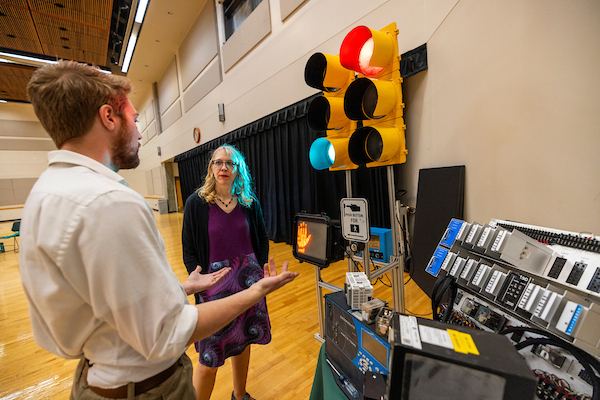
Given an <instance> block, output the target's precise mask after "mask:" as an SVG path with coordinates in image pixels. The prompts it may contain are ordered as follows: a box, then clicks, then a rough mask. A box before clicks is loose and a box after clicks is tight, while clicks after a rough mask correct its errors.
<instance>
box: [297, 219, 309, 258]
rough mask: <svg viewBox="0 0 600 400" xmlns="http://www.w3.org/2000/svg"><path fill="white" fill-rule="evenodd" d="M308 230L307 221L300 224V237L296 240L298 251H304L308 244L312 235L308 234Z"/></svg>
mask: <svg viewBox="0 0 600 400" xmlns="http://www.w3.org/2000/svg"><path fill="white" fill-rule="evenodd" d="M307 230H308V229H307V227H306V222H302V223H301V224H300V225H298V239H297V241H296V242H297V244H298V253H304V251H305V250H306V246H307V245H308V243H309V242H310V238H311V237H312V235H307V233H308V232H307Z"/></svg>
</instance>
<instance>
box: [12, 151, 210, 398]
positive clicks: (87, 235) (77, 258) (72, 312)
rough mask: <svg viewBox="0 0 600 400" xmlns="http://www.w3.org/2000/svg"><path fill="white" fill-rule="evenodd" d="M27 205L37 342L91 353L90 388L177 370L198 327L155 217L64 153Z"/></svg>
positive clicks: (107, 177) (64, 352)
mask: <svg viewBox="0 0 600 400" xmlns="http://www.w3.org/2000/svg"><path fill="white" fill-rule="evenodd" d="M48 161H49V167H48V169H47V170H46V171H45V172H44V173H43V174H42V175H41V177H40V178H39V179H38V181H37V182H36V184H35V185H34V187H33V189H32V190H31V193H30V195H29V197H28V198H27V202H26V203H25V208H24V210H23V216H22V221H21V253H20V269H21V277H22V281H23V286H24V289H25V293H26V294H27V298H28V300H29V311H30V317H31V324H32V327H33V334H34V338H35V340H36V342H37V343H38V344H39V345H40V346H41V347H42V348H44V349H46V350H48V351H50V352H52V353H54V354H56V355H58V356H60V357H63V358H80V357H83V356H85V357H86V358H87V359H89V360H90V363H92V364H93V366H92V367H91V368H90V370H89V373H88V383H89V384H90V385H92V386H98V387H102V388H115V387H119V386H122V385H125V384H127V383H128V382H139V381H142V380H144V379H146V378H148V377H151V376H153V375H156V374H157V373H159V372H161V371H163V370H165V369H166V368H168V367H169V366H171V365H172V364H173V363H174V362H175V361H176V360H177V359H178V358H179V357H180V356H181V355H182V354H183V352H184V351H185V350H186V348H187V347H186V344H187V342H188V340H189V338H190V337H191V335H192V332H193V330H194V328H195V326H196V322H197V320H198V313H197V310H196V308H195V307H194V306H192V305H189V304H188V301H187V296H186V294H185V292H184V290H183V288H182V287H181V285H180V283H179V280H178V279H177V277H176V276H175V274H174V273H173V271H172V269H171V267H170V265H169V263H168V262H167V259H166V255H165V246H164V242H163V240H162V238H161V236H160V234H159V233H158V230H157V228H156V222H155V219H154V213H153V212H152V209H151V208H150V207H149V206H148V204H147V203H146V201H145V200H144V198H143V197H142V196H141V195H139V194H138V193H136V192H135V191H133V190H132V189H130V188H128V187H127V183H126V182H125V181H124V180H123V178H122V177H121V176H119V175H118V174H116V173H115V172H113V171H112V170H110V169H109V168H107V167H105V166H104V165H102V164H101V163H99V162H97V161H95V160H93V159H91V158H89V157H86V156H83V155H81V154H78V153H74V152H71V151H66V150H58V151H53V152H50V153H49V154H48Z"/></svg>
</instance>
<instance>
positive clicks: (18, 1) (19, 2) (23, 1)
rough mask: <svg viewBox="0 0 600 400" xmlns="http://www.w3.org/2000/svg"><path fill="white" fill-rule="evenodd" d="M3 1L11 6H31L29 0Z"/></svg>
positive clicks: (25, 7)
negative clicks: (28, 3)
mask: <svg viewBox="0 0 600 400" xmlns="http://www.w3.org/2000/svg"><path fill="white" fill-rule="evenodd" d="M2 3H4V4H7V5H10V6H17V7H21V8H24V9H27V8H29V6H28V5H27V0H2Z"/></svg>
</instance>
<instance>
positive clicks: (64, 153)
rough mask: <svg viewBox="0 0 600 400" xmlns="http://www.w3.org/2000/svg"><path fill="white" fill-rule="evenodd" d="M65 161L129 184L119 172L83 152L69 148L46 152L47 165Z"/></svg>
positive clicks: (126, 184)
mask: <svg viewBox="0 0 600 400" xmlns="http://www.w3.org/2000/svg"><path fill="white" fill-rule="evenodd" d="M58 163H66V164H73V165H81V166H83V167H86V168H89V169H91V170H92V171H94V172H97V173H99V174H101V175H103V176H105V177H107V178H109V179H112V180H113V181H117V182H119V183H120V184H122V185H125V186H129V183H127V181H126V180H125V179H124V178H123V177H122V176H121V175H119V174H117V173H116V172H114V171H113V170H111V169H110V168H108V167H107V166H105V165H103V164H102V163H99V162H98V161H96V160H94V159H92V158H90V157H88V156H84V155H83V154H80V153H76V152H74V151H70V150H55V151H51V152H49V153H48V165H49V166H50V165H52V164H58Z"/></svg>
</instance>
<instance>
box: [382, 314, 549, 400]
mask: <svg viewBox="0 0 600 400" xmlns="http://www.w3.org/2000/svg"><path fill="white" fill-rule="evenodd" d="M412 318H414V320H413V319H412ZM391 325H392V332H391V334H390V338H391V345H390V350H391V354H390V367H389V376H388V392H387V397H386V398H387V399H388V400H438V399H452V400H454V399H460V400H476V399H477V400H478V399H489V400H532V399H533V398H535V392H536V388H537V378H536V376H535V375H534V374H533V373H532V372H531V369H530V367H529V366H528V365H527V362H526V361H525V360H524V359H523V357H521V355H520V354H519V353H518V352H517V350H516V349H515V348H514V346H513V345H512V344H511V343H510V341H509V340H508V338H507V337H506V336H501V335H497V334H494V333H489V332H484V331H478V330H474V329H470V328H465V327H462V326H457V325H449V324H444V323H441V322H437V321H431V320H427V319H422V318H415V317H407V316H400V315H399V314H396V315H394V316H393V318H392V323H391ZM410 328H414V333H412V334H410V333H411V331H410ZM406 332H408V333H409V334H406ZM417 332H418V333H417ZM403 335H404V336H403Z"/></svg>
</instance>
